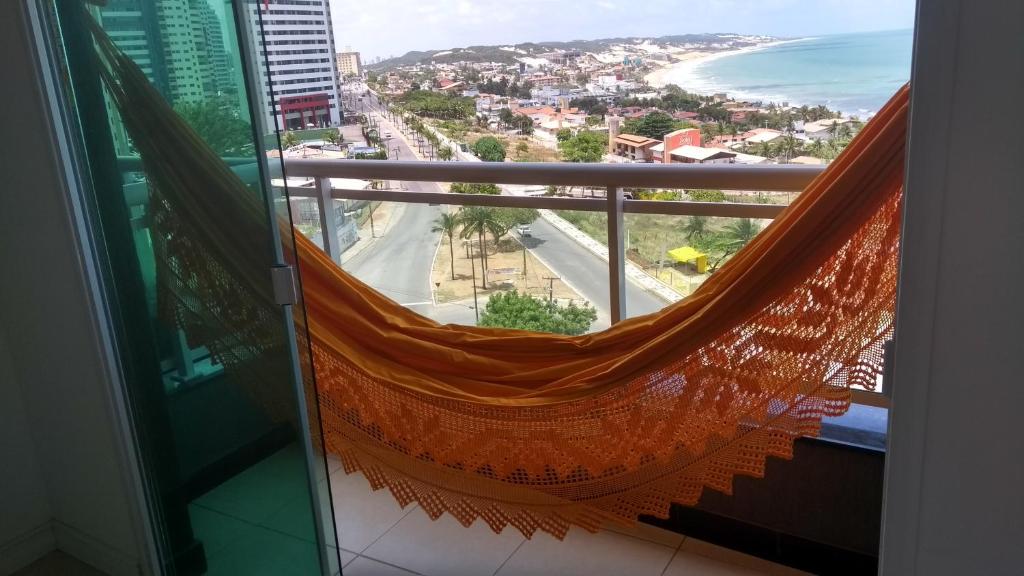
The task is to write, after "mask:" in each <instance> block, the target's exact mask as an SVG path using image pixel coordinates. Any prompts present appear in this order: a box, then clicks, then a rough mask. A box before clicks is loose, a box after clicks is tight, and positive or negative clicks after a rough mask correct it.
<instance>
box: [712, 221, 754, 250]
mask: <svg viewBox="0 0 1024 576" xmlns="http://www.w3.org/2000/svg"><path fill="white" fill-rule="evenodd" d="M760 231H761V225H760V224H758V223H757V222H755V221H753V220H751V219H750V218H740V219H738V220H735V221H733V222H730V223H729V224H728V225H726V227H725V228H724V229H723V230H722V235H721V238H720V246H721V249H722V250H723V251H724V252H725V253H726V254H732V253H734V252H737V251H739V249H740V248H743V247H744V246H746V245H747V243H748V242H750V241H751V240H753V239H754V237H755V236H757V233H758V232H760Z"/></svg>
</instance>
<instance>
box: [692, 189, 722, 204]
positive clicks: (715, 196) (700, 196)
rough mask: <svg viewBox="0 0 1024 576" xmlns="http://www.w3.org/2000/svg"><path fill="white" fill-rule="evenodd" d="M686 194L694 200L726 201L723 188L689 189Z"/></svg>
mask: <svg viewBox="0 0 1024 576" xmlns="http://www.w3.org/2000/svg"><path fill="white" fill-rule="evenodd" d="M686 194H687V195H688V196H689V197H690V198H691V199H692V200H693V201H694V202H725V192H722V191H721V190H687V191H686Z"/></svg>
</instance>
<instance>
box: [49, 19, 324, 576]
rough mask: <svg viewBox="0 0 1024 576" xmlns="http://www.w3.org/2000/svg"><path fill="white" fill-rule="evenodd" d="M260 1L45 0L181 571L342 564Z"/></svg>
mask: <svg viewBox="0 0 1024 576" xmlns="http://www.w3.org/2000/svg"><path fill="white" fill-rule="evenodd" d="M257 4H261V2H260V1H258V0H234V1H232V0H105V1H102V2H86V1H85V0H40V2H39V4H38V7H39V11H40V14H41V15H42V16H43V18H44V20H45V22H46V23H47V25H48V26H47V27H48V29H49V30H50V32H51V38H50V40H51V43H50V44H51V47H52V51H51V56H52V58H51V60H52V63H53V66H54V69H55V72H56V73H57V74H56V77H58V78H61V79H63V82H60V83H59V86H57V87H56V91H57V93H58V97H59V100H60V102H61V104H62V106H63V108H64V110H65V113H66V114H65V118H66V122H67V133H68V135H69V136H70V138H69V140H70V144H71V148H72V150H73V156H74V158H75V159H76V160H77V166H76V170H75V172H76V173H77V174H78V175H79V176H80V182H79V184H80V189H81V190H82V191H83V192H82V196H83V197H82V200H83V203H84V205H85V206H86V212H87V217H88V219H89V233H90V235H91V236H92V238H93V240H94V242H93V245H94V246H95V247H96V254H95V257H96V259H97V262H98V264H99V269H100V271H101V276H102V282H103V288H104V296H105V299H106V308H107V309H108V310H109V322H110V326H111V329H112V331H113V333H114V334H116V342H117V346H118V350H117V351H116V352H117V356H118V360H119V362H120V369H121V375H122V377H123V385H124V387H125V392H126V397H127V398H128V399H129V403H130V406H129V408H130V413H131V416H132V426H133V432H134V439H135V444H136V446H137V449H138V456H139V460H140V462H142V466H143V471H142V472H143V474H142V475H143V478H144V481H145V483H146V486H145V492H146V494H147V499H148V504H149V507H150V509H149V516H150V517H151V519H152V524H153V527H154V532H155V533H156V540H157V543H156V544H157V551H158V557H159V562H160V564H161V567H162V568H161V569H162V570H163V571H164V572H165V573H167V574H217V575H241V574H245V575H256V574H297V575H305V574H311V575H312V574H328V575H333V574H336V573H337V572H338V570H339V566H338V553H337V548H336V539H335V535H334V527H333V514H332V512H331V502H330V494H329V493H328V490H329V483H328V482H327V481H326V478H327V461H326V459H325V454H324V450H323V445H322V440H321V438H322V436H321V434H320V420H319V415H318V410H317V403H316V397H317V395H316V389H315V381H314V378H313V374H312V370H311V369H310V366H311V363H310V360H309V351H308V349H307V348H306V346H305V343H306V342H307V339H306V338H305V333H304V331H305V328H304V326H305V323H304V321H303V317H302V308H301V290H299V288H298V284H297V278H296V275H295V273H294V270H293V268H292V266H291V264H292V263H293V262H294V250H293V244H292V242H293V237H292V226H291V220H290V217H289V213H288V209H287V203H286V202H285V201H284V200H283V199H282V198H279V197H277V196H275V193H274V191H273V187H272V186H271V183H272V181H273V180H275V179H276V178H278V177H280V174H281V173H282V169H281V166H280V165H279V163H280V154H275V153H274V151H275V150H277V148H278V144H277V139H276V138H275V137H267V136H266V135H267V134H274V133H275V127H274V126H266V125H264V124H265V120H264V118H265V114H264V112H263V111H264V109H265V98H267V91H268V90H269V89H268V88H267V87H265V86H263V81H264V79H265V77H264V75H262V74H261V72H260V68H261V66H262V65H263V63H262V61H261V59H260V58H259V57H258V51H257V50H256V47H257V46H259V38H260V35H261V31H260V22H259V19H258V18H253V17H252V15H253V14H258V11H254V10H252V8H253V7H254V6H256V5H257Z"/></svg>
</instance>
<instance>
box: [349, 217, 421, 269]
mask: <svg viewBox="0 0 1024 576" xmlns="http://www.w3.org/2000/svg"><path fill="white" fill-rule="evenodd" d="M403 212H405V203H403V202H381V203H380V205H379V206H377V208H376V209H375V210H374V211H373V223H374V226H373V228H374V229H375V230H376V232H377V235H376V238H375V237H374V236H373V234H372V232H373V230H371V228H370V219H369V218H367V219H366V222H363V225H362V226H360V227H359V240H356V243H355V244H352V245H351V246H349V247H348V249H346V250H345V251H344V252H342V253H341V265H342V266H345V263H346V262H348V261H349V260H351V259H353V258H355V257H356V256H357V255H359V253H360V252H362V251H363V250H366V249H367V248H368V247H370V246H372V245H373V244H374V243H375V242H376V241H377V240H379V239H380V238H381V237H382V236H384V235H385V234H387V233H388V231H389V230H391V223H392V222H398V221H399V220H401V219H402V213H403Z"/></svg>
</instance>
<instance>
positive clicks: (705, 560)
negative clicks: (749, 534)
mask: <svg viewBox="0 0 1024 576" xmlns="http://www.w3.org/2000/svg"><path fill="white" fill-rule="evenodd" d="M330 469H331V474H330V482H331V488H332V497H333V498H334V512H335V520H336V522H337V527H338V535H339V542H340V544H341V548H342V565H343V567H344V574H345V576H392V575H396V576H397V575H406V576H408V575H409V574H422V575H425V576H460V575H466V576H478V575H484V576H527V575H534V574H536V575H549V574H558V575H564V576H572V575H576V574H578V575H580V576H604V575H616V576H618V575H630V576H757V575H772V576H775V575H779V576H795V575H799V574H805V573H804V572H800V571H798V570H793V569H792V568H788V567H785V566H779V565H777V564H773V563H771V562H767V561H764V560H761V559H759V558H755V557H753V556H748V555H745V554H740V553H738V552H734V551H731V550H727V549H724V548H721V547H718V546H715V545H713V544H709V543H707V542H702V541H700V540H695V539H693V538H684V537H683V536H681V535H679V534H675V533H673V532H668V531H666V530H661V529H659V528H655V527H653V526H649V525H646V524H640V525H638V526H637V527H636V528H634V529H631V530H616V531H612V530H606V531H602V532H598V533H597V534H590V533H588V532H586V531H584V530H578V529H574V530H571V531H570V532H569V535H568V536H567V537H566V538H565V540H564V541H558V540H555V539H554V538H552V537H550V536H548V535H547V534H543V533H537V534H535V535H534V537H533V538H532V539H530V540H526V539H525V538H523V536H522V535H521V534H520V533H519V532H518V531H516V530H514V529H511V528H509V529H506V530H505V531H504V532H502V533H501V534H495V533H494V532H492V531H491V529H490V528H489V527H488V526H487V525H486V524H484V523H482V522H477V523H476V524H474V525H473V526H471V527H469V528H464V527H462V525H460V524H459V523H458V522H457V521H455V520H454V519H453V518H451V517H450V516H447V515H445V516H443V517H441V518H440V519H439V520H437V521H436V522H434V521H431V520H430V518H429V517H428V516H427V515H426V513H425V512H424V511H423V510H421V509H419V508H418V507H417V506H416V505H410V506H409V507H407V508H406V509H405V510H403V509H401V508H399V507H398V504H397V503H396V502H395V500H394V498H392V497H391V494H390V493H388V492H387V491H386V490H380V491H377V492H373V491H371V490H370V487H369V484H368V483H367V482H366V480H365V479H364V478H363V477H362V475H359V474H353V475H346V474H345V472H344V471H343V470H341V468H340V465H339V464H338V463H337V462H336V461H332V465H331V466H330Z"/></svg>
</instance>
